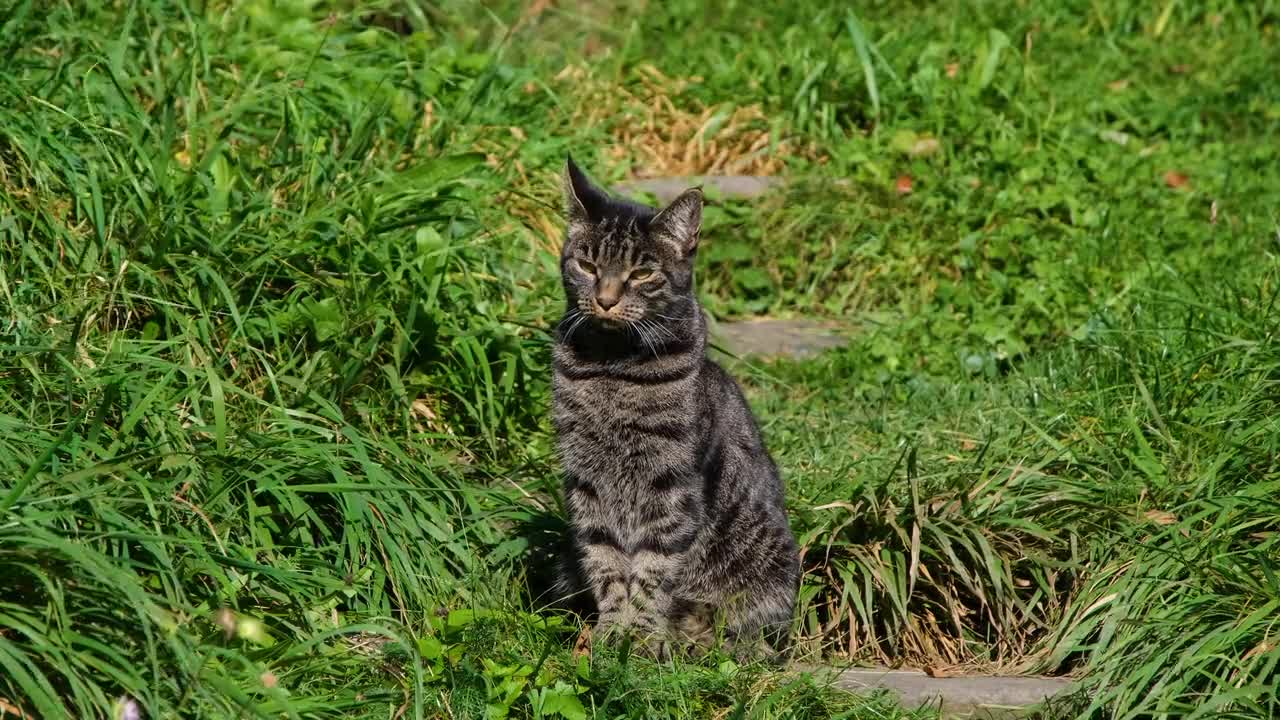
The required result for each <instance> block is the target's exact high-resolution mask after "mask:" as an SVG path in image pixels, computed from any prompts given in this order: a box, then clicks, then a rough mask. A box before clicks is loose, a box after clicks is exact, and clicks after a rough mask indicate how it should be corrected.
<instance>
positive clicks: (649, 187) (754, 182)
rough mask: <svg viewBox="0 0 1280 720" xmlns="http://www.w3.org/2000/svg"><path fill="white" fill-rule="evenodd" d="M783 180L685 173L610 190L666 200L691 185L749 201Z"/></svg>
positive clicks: (768, 177)
mask: <svg viewBox="0 0 1280 720" xmlns="http://www.w3.org/2000/svg"><path fill="white" fill-rule="evenodd" d="M783 182H785V181H784V180H783V179H782V178H781V177H777V176H772V175H689V176H685V177H661V178H647V179H644V180H628V181H626V182H623V183H619V184H618V185H617V186H616V187H615V188H614V189H615V191H617V192H618V193H620V194H622V195H627V196H629V195H633V194H636V193H642V192H643V193H652V194H653V196H654V197H656V198H658V201H659V202H661V203H669V202H671V201H672V200H674V199H675V198H676V196H677V195H679V194H680V193H682V192H684V191H685V190H688V189H689V188H691V187H698V186H701V187H702V188H703V189H704V190H708V191H710V190H714V191H716V192H717V193H719V194H720V195H721V196H722V197H725V198H729V199H733V200H750V199H752V198H757V197H760V196H761V195H764V194H765V193H767V192H769V191H770V190H772V189H774V188H776V187H779V186H781V185H782V184H783Z"/></svg>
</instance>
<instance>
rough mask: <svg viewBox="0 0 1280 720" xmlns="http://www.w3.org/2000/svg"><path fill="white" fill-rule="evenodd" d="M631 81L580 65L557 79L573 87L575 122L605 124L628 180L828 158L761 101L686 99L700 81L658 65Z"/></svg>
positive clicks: (764, 169)
mask: <svg viewBox="0 0 1280 720" xmlns="http://www.w3.org/2000/svg"><path fill="white" fill-rule="evenodd" d="M634 78H635V80H636V82H635V83H634V84H631V85H622V84H619V83H617V82H614V81H612V80H609V79H603V78H599V77H596V76H594V75H592V74H591V71H590V69H589V68H587V67H585V66H582V65H571V66H569V67H567V68H565V69H564V70H563V71H562V72H561V73H560V74H559V75H558V76H557V77H556V79H557V80H558V81H560V82H562V83H566V84H571V85H572V86H573V87H572V92H573V95H574V96H575V100H576V108H577V109H576V110H575V112H574V115H573V124H574V125H575V126H578V127H583V126H585V127H592V126H601V127H604V128H606V129H607V132H608V134H609V136H610V137H611V138H612V142H611V143H609V144H608V145H607V146H605V148H604V151H605V155H606V157H608V158H611V159H612V160H614V161H616V162H617V163H618V164H619V165H623V166H625V167H626V169H627V175H629V176H631V177H636V178H649V177H669V176H680V175H776V174H778V173H780V172H782V170H783V168H784V166H785V160H786V158H787V157H789V156H792V155H799V156H802V157H805V158H808V159H810V160H817V161H819V162H821V161H822V160H823V159H824V157H823V155H822V153H821V152H820V151H819V150H818V148H817V147H816V146H815V145H814V144H813V143H812V142H808V141H805V140H802V139H800V138H795V137H790V136H787V135H785V134H783V133H782V132H781V130H780V129H779V128H778V127H776V126H775V125H774V124H773V123H771V122H770V120H769V118H768V116H767V115H766V114H765V112H764V109H763V108H761V107H760V105H759V104H751V105H733V104H730V103H719V104H715V105H705V104H703V103H702V102H701V101H699V100H697V99H696V98H692V97H689V96H688V94H687V90H689V89H690V88H691V87H692V86H694V85H697V84H698V83H699V82H701V78H698V77H690V78H673V77H669V76H667V75H665V74H663V73H662V71H661V70H659V69H658V68H656V67H654V66H653V65H642V66H640V67H639V68H637V69H636V72H635V75H634Z"/></svg>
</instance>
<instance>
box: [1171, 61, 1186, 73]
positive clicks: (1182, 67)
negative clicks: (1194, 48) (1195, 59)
mask: <svg viewBox="0 0 1280 720" xmlns="http://www.w3.org/2000/svg"><path fill="white" fill-rule="evenodd" d="M1169 72H1170V73H1172V74H1174V75H1186V74H1187V73H1189V72H1191V66H1190V65H1188V64H1186V63H1178V64H1177V65H1174V66H1173V67H1170V68H1169Z"/></svg>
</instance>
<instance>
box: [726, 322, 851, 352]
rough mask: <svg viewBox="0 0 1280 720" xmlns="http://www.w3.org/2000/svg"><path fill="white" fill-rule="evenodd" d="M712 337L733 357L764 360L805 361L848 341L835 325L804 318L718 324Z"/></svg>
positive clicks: (841, 345)
mask: <svg viewBox="0 0 1280 720" xmlns="http://www.w3.org/2000/svg"><path fill="white" fill-rule="evenodd" d="M711 334H712V339H713V340H716V341H718V342H720V343H722V344H723V345H724V346H725V347H726V348H727V349H728V350H729V351H731V352H733V353H734V354H737V355H758V356H766V357H777V356H786V357H792V358H807V357H812V356H814V355H817V354H818V353H821V352H823V351H824V350H830V349H833V348H838V347H843V346H844V345H845V344H846V343H848V341H849V340H848V338H847V337H846V336H845V335H844V334H842V333H841V332H840V330H839V329H838V328H836V327H835V326H834V325H831V324H829V323H823V322H820V321H817V320H807V319H803V318H800V319H793V320H784V319H774V318H757V319H752V320H743V321H740V322H721V323H717V324H716V325H715V327H714V328H712V331H711Z"/></svg>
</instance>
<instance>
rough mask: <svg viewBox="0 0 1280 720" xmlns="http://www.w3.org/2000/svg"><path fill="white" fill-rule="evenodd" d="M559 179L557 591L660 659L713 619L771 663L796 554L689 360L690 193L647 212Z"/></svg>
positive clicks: (782, 631) (695, 205) (697, 220)
mask: <svg viewBox="0 0 1280 720" xmlns="http://www.w3.org/2000/svg"><path fill="white" fill-rule="evenodd" d="M564 181H565V195H566V204H567V208H568V209H567V213H568V228H567V232H566V238H565V242H564V249H563V251H562V253H561V259H560V273H561V277H562V279H563V282H564V290H565V296H566V300H567V303H566V311H565V315H564V318H563V319H562V320H561V322H560V324H559V326H558V329H557V333H556V344H555V349H554V353H553V359H554V378H553V381H554V419H555V427H556V433H557V441H558V449H559V453H560V460H561V463H562V465H563V469H564V480H565V496H566V500H567V504H568V508H569V513H570V527H571V531H572V532H571V534H572V537H571V546H572V553H571V555H572V557H571V559H570V560H569V561H568V562H567V563H566V566H565V568H564V576H563V577H562V579H561V583H560V590H561V591H562V592H573V591H575V590H581V591H584V592H586V593H587V594H589V596H590V599H591V600H592V601H594V605H595V610H596V612H597V613H598V629H600V630H605V631H608V632H610V633H613V632H623V633H628V634H631V635H632V636H633V637H635V638H636V639H637V640H638V641H639V642H640V643H641V645H640V646H641V647H642V648H648V649H650V650H653V651H654V652H656V653H658V654H660V655H665V654H667V653H668V652H669V651H670V650H672V649H675V648H677V647H688V646H690V645H692V646H693V647H695V648H699V649H701V648H705V647H706V646H707V645H708V644H709V643H710V642H711V641H713V640H714V639H715V637H716V635H717V632H716V629H717V627H719V626H721V623H719V622H717V619H720V620H722V626H723V639H724V640H725V641H726V643H728V644H730V645H732V647H733V649H734V651H735V652H737V653H739V654H742V653H743V652H744V651H746V652H748V653H750V654H755V651H756V650H758V649H763V650H765V651H767V652H768V655H769V656H770V657H771V658H773V659H780V658H781V657H782V655H781V651H783V650H784V649H785V647H786V645H787V644H788V641H789V635H790V624H791V616H792V611H793V609H794V605H795V597H796V592H797V589H798V585H799V578H800V564H799V555H798V552H797V548H796V541H795V537H794V536H793V535H792V533H791V528H790V525H789V524H788V522H787V513H786V508H785V507H784V504H783V486H782V481H781V479H780V478H779V477H778V471H777V468H776V467H775V466H774V463H773V460H772V459H771V458H770V456H769V452H768V451H767V450H766V449H765V447H764V443H763V442H762V440H761V438H760V432H759V429H758V428H757V426H756V422H755V419H754V418H753V417H752V415H751V410H750V409H749V408H748V406H747V403H746V401H745V399H744V398H743V396H742V391H741V390H740V389H739V387H738V385H737V383H735V382H734V380H733V379H732V378H731V377H730V376H729V375H728V374H727V373H726V372H725V371H724V369H723V368H721V367H720V366H719V365H717V364H716V363H714V362H712V361H711V360H710V359H709V358H708V357H707V356H706V353H705V348H706V335H707V329H706V321H705V318H704V317H703V314H702V309H701V307H700V306H699V304H698V301H697V299H696V298H695V296H694V291H693V263H694V255H695V253H696V251H697V249H698V236H699V230H700V227H701V222H702V193H701V191H700V190H698V189H696V188H695V189H690V190H688V191H686V192H685V193H684V194H682V195H680V196H679V197H678V198H676V199H675V200H674V201H673V202H672V203H671V204H670V205H668V206H667V207H666V208H664V209H662V210H661V211H657V210H654V209H653V208H650V207H646V206H643V205H638V204H635V203H632V202H629V201H626V200H621V199H616V198H612V197H610V196H609V195H607V194H606V193H604V192H603V191H601V190H600V189H598V188H596V187H594V186H592V184H591V183H590V181H588V180H587V178H586V177H585V176H584V175H583V173H582V171H581V170H579V169H578V167H577V166H576V165H575V164H574V163H573V159H572V158H569V159H568V162H567V163H566V166H565V178H564ZM761 641H765V642H764V643H762V642H761Z"/></svg>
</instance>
